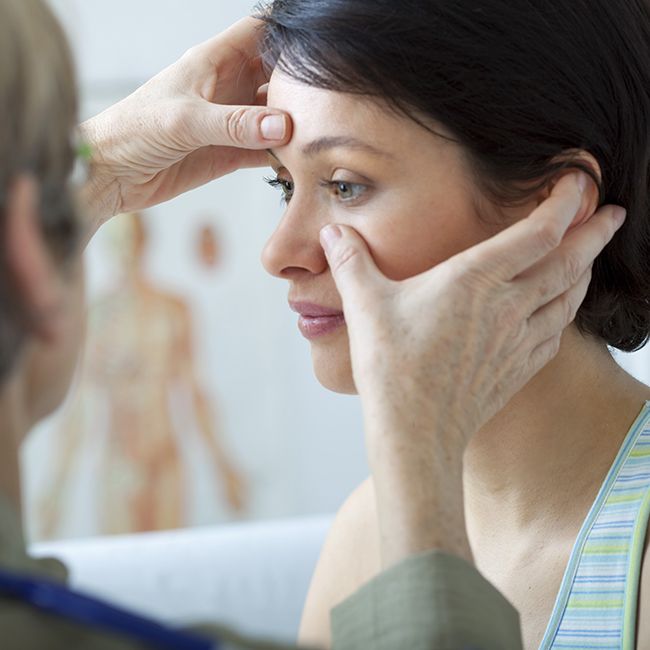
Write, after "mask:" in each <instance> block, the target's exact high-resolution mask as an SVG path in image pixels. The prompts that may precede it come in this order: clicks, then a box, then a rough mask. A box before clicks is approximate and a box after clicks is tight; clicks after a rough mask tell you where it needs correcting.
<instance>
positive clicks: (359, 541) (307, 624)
mask: <svg viewBox="0 0 650 650" xmlns="http://www.w3.org/2000/svg"><path fill="white" fill-rule="evenodd" d="M379 568H380V559H379V530H378V525H377V515H376V509H375V495H374V488H373V484H372V480H371V479H366V480H365V481H364V482H363V483H361V485H359V487H357V488H356V489H355V490H354V492H352V494H351V495H350V496H349V497H348V498H347V500H346V501H345V503H344V504H343V505H342V506H341V508H340V510H339V511H338V513H337V515H336V518H335V519H334V523H333V524H332V527H331V528H330V531H329V533H328V536H327V539H326V540H325V544H324V545H323V549H322V551H321V554H320V558H319V560H318V564H317V565H316V570H315V571H314V575H313V577H312V581H311V585H310V587H309V593H308V594H307V600H306V601H305V607H304V610H303V615H302V622H301V624H300V634H299V640H300V643H301V644H304V645H306V646H315V647H319V648H329V647H330V644H331V636H330V618H329V615H330V610H331V609H332V608H333V607H335V606H336V605H338V604H339V603H340V602H342V601H344V600H345V599H346V598H347V597H348V596H351V595H352V594H353V593H354V592H355V591H356V590H357V589H358V588H359V587H360V586H361V585H363V584H364V583H366V582H367V581H368V580H370V579H371V578H372V577H373V576H375V575H376V574H377V573H378V572H379Z"/></svg>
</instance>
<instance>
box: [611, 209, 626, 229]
mask: <svg viewBox="0 0 650 650" xmlns="http://www.w3.org/2000/svg"><path fill="white" fill-rule="evenodd" d="M626 218H627V210H626V209H625V208H614V222H615V223H616V225H617V227H619V228H620V227H621V226H622V225H623V224H624V223H625V219H626Z"/></svg>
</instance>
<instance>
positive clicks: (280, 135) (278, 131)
mask: <svg viewBox="0 0 650 650" xmlns="http://www.w3.org/2000/svg"><path fill="white" fill-rule="evenodd" d="M260 131H261V132H262V136H263V137H264V139H265V140H283V139H284V136H285V135H286V132H287V124H286V121H285V119H284V116H282V115H267V116H266V117H265V118H264V119H263V120H262V122H261V123H260Z"/></svg>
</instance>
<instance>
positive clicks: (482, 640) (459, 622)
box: [0, 498, 522, 650]
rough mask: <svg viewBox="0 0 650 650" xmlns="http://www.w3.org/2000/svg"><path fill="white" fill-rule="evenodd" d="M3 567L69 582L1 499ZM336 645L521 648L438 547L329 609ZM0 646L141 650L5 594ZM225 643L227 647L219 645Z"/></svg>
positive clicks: (256, 643) (468, 575)
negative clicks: (36, 552)
mask: <svg viewBox="0 0 650 650" xmlns="http://www.w3.org/2000/svg"><path fill="white" fill-rule="evenodd" d="M0 566H1V567H2V568H4V569H5V570H9V571H14V572H18V573H25V574H32V575H34V574H36V575H42V576H45V577H48V578H54V579H56V580H61V581H62V582H63V581H65V580H67V571H66V569H65V567H64V566H63V564H61V563H60V562H59V561H58V560H52V559H38V560H37V559H34V558H31V557H29V556H28V555H27V552H26V550H25V543H24V537H23V532H22V527H21V525H20V522H19V518H18V517H17V516H16V515H15V513H14V512H13V511H12V509H11V508H10V507H9V506H8V505H7V503H6V501H5V500H4V499H3V498H0ZM331 622H332V648H333V649H334V650H432V649H435V650H443V649H444V650H446V649H449V650H462V649H467V650H470V649H477V650H478V649H480V650H511V649H512V650H520V649H521V647H522V643H521V634H520V629H519V617H518V614H517V612H516V610H515V609H514V608H513V607H512V605H510V604H509V603H508V601H506V600H505V598H504V597H503V596H502V595H501V594H500V593H499V592H498V591H497V590H496V589H495V588H494V587H493V586H492V585H491V584H490V583H489V582H487V581H486V580H485V579H484V578H483V577H482V576H481V575H480V574H479V573H478V572H477V571H476V570H475V569H474V568H472V567H471V566H470V565H469V564H467V563H466V562H464V561H463V560H461V559H459V558H456V557H454V556H451V555H447V554H445V553H441V552H438V551H431V552H428V553H423V554H422V555H417V556H414V557H412V558H409V559H407V560H405V561H404V562H402V563H401V564H399V565H397V566H394V567H392V568H391V569H388V570H387V571H384V572H383V573H381V574H380V575H379V576H377V577H376V578H374V579H373V580H371V581H370V582H368V583H367V584H366V585H364V586H363V587H361V589H359V590H358V591H357V592H356V593H355V594H353V595H352V596H351V597H350V598H348V599H347V600H346V601H344V602H343V603H341V604H340V605H338V606H337V607H335V608H334V609H333V610H332V616H331ZM193 629H195V630H196V631H200V632H201V633H203V634H204V635H206V636H208V637H209V636H210V635H215V636H217V637H218V638H219V639H221V640H222V642H224V643H225V647H224V650H244V649H247V650H262V649H268V650H297V648H296V647H295V646H291V645H286V644H284V645H283V644H278V643H273V642H270V641H263V640H260V639H250V638H244V637H243V636H240V635H238V634H237V633H236V632H234V631H233V630H229V629H226V628H225V627H219V626H215V625H205V626H200V627H197V628H193ZM0 647H1V648H2V649H3V650H138V649H143V648H144V647H145V646H143V645H141V644H139V643H136V642H134V641H133V640H131V639H129V638H126V637H123V636H120V635H117V634H111V633H106V632H104V631H99V630H96V629H94V628H90V627H85V626H83V625H80V624H77V623H74V622H70V621H68V620H65V619H63V618H59V617H55V616H52V615H49V614H45V613H42V612H41V611H39V610H37V609H35V608H33V607H32V606H30V605H28V604H25V603H23V602H20V601H14V600H11V599H7V598H1V599H0ZM222 647H223V646H222Z"/></svg>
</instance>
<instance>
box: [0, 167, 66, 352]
mask: <svg viewBox="0 0 650 650" xmlns="http://www.w3.org/2000/svg"><path fill="white" fill-rule="evenodd" d="M39 194H40V193H39V188H38V185H37V183H36V181H35V179H34V178H33V177H32V176H30V175H27V174H22V175H20V176H18V177H16V178H15V179H14V180H13V181H12V182H11V184H10V186H9V193H8V197H7V207H6V214H5V246H6V259H7V272H8V274H9V276H10V278H11V281H12V284H13V286H14V287H15V290H16V293H17V297H18V300H19V301H20V305H21V307H22V309H23V311H24V312H25V315H26V317H27V322H26V323H25V326H26V327H28V328H29V330H30V333H31V334H32V335H34V336H37V337H39V338H41V339H43V340H45V341H47V342H56V341H57V340H58V339H59V336H60V332H61V329H62V325H63V319H62V309H61V307H62V304H63V300H62V299H63V294H62V284H61V278H60V275H59V271H58V270H57V268H56V266H55V264H54V261H53V259H52V257H51V255H50V253H49V251H48V248H47V245H46V242H45V240H44V238H43V234H42V232H41V228H40V225H39Z"/></svg>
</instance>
